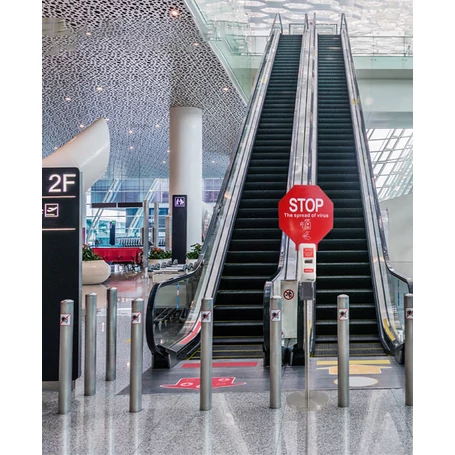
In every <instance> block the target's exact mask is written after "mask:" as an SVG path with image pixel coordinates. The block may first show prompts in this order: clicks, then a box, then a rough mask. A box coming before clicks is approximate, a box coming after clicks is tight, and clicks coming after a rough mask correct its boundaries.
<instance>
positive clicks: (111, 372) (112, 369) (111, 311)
mask: <svg viewBox="0 0 455 455" xmlns="http://www.w3.org/2000/svg"><path fill="white" fill-rule="evenodd" d="M116 378H117V288H109V289H108V290H107V318H106V381H115V379H116Z"/></svg>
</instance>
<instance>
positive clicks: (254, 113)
mask: <svg viewBox="0 0 455 455" xmlns="http://www.w3.org/2000/svg"><path fill="white" fill-rule="evenodd" d="M278 16H279V15H278ZM278 19H279V22H280V31H279V32H276V30H275V28H274V27H275V21H276V18H275V20H274V23H273V27H272V29H271V31H270V35H269V37H268V39H267V43H266V47H265V51H264V54H263V56H262V59H261V64H260V66H259V69H258V71H257V73H256V76H255V82H254V86H253V93H252V96H251V98H250V101H249V103H248V108H247V113H246V116H245V117H244V120H243V124H242V127H241V132H240V134H239V137H238V141H237V147H236V153H235V156H234V159H233V160H231V163H230V165H229V167H228V170H227V172H226V175H225V178H224V181H223V185H222V187H221V190H220V192H219V195H218V200H217V203H216V205H215V207H214V216H213V215H212V219H211V221H210V225H209V229H208V231H207V236H206V241H205V242H204V245H203V248H202V255H203V256H204V260H201V264H200V265H203V263H204V262H205V258H207V257H209V258H210V255H211V254H212V253H213V255H216V256H218V247H219V246H220V245H221V248H223V249H224V252H223V253H222V254H221V256H222V257H223V258H224V256H225V249H226V248H227V246H226V243H227V242H226V240H224V243H223V242H222V240H223V239H221V237H222V235H223V233H225V232H227V233H230V232H231V230H232V223H233V218H234V217H233V216H231V217H230V219H229V216H226V217H225V219H224V223H225V224H224V226H223V227H222V228H220V229H219V232H221V233H220V234H219V235H218V236H216V232H215V230H216V226H217V225H218V223H219V222H220V221H219V219H220V216H221V215H220V214H221V211H222V209H223V207H224V208H225V211H226V210H230V212H231V213H232V211H233V210H234V213H235V212H236V204H234V206H235V207H234V209H232V208H231V205H232V203H233V202H237V204H238V200H237V201H234V200H233V198H227V197H226V194H225V193H226V190H227V187H228V185H229V183H230V182H231V180H232V179H234V178H236V179H237V183H238V185H237V186H235V188H236V189H237V188H238V189H240V190H241V188H242V187H243V181H244V178H245V173H246V172H245V170H246V167H247V166H246V164H245V162H248V161H249V157H250V155H251V150H252V145H253V140H254V137H255V134H256V130H257V126H258V123H259V118H260V112H261V110H262V103H263V101H264V97H265V95H264V93H265V92H266V90H267V86H268V81H269V78H270V73H271V69H272V66H273V60H274V56H275V53H276V47H277V45H278V39H279V38H277V37H279V35H280V34H281V32H282V24H281V17H279V18H278ZM261 97H262V98H261ZM248 126H249V128H247V127H248ZM244 139H245V140H244ZM239 163H240V164H239ZM235 164H238V167H239V168H240V167H242V166H243V176H242V177H241V179H240V181H238V174H239V172H236V173H235V174H234V169H235V168H236V166H235ZM226 205H227V207H226ZM226 219H228V221H229V222H230V224H229V222H228V223H226ZM215 236H216V237H217V239H216V240H217V242H218V243H217V248H216V252H214V251H213V248H214V246H213V242H214V241H215V240H214V239H213V238H212V237H215ZM209 244H210V246H211V247H212V249H211V250H210V251H208V245H209ZM219 262H220V261H218V267H217V271H215V274H216V278H215V281H217V280H218V279H219V275H220V273H221V270H220V269H221V267H220V266H219ZM214 268H215V267H211V270H210V271H207V269H206V270H204V271H203V274H204V272H206V273H207V274H208V275H209V280H210V276H211V273H212V272H213V270H212V269H214ZM179 279H180V280H183V279H185V276H183V277H179V278H176V279H175V282H176V281H179ZM200 281H203V280H200ZM212 281H213V280H212ZM167 283H168V284H169V282H167ZM209 284H210V283H209ZM213 287H214V285H213V284H212V288H213ZM207 289H208V283H207V281H205V282H203V283H201V282H200V283H199V285H198V289H197V290H196V293H195V299H194V301H193V302H192V307H193V308H192V310H191V311H190V313H189V316H188V319H190V316H192V321H188V322H189V323H190V324H192V329H191V332H193V331H195V330H197V331H198V330H199V328H198V325H197V322H198V319H199V317H200V314H199V313H200V304H201V302H200V300H201V299H202V297H204V296H207V297H214V296H211V295H210V296H209V295H208V294H207ZM156 294H157V292H156V291H155V295H156ZM199 297H200V298H199ZM154 307H155V299H153V300H152V301H150V299H149V305H148V308H147V312H150V314H153V310H154ZM147 330H148V331H149V332H150V335H148V336H150V337H153V338H155V334H154V326H153V324H151V325H149V327H148V329H147ZM187 333H188V331H187V332H186V334H185V335H187ZM153 345H154V343H150V344H149V346H153ZM163 348H165V349H167V350H172V351H173V352H178V351H179V350H180V349H182V348H183V346H182V345H181V344H180V342H179V341H177V342H175V343H173V344H172V346H169V347H168V346H166V347H164V346H163Z"/></svg>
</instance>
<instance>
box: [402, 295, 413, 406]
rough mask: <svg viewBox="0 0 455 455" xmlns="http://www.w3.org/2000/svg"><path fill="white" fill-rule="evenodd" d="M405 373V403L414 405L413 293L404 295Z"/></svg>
mask: <svg viewBox="0 0 455 455" xmlns="http://www.w3.org/2000/svg"><path fill="white" fill-rule="evenodd" d="M404 311H405V320H404V333H405V338H404V341H405V344H404V373H405V404H406V406H413V401H414V397H413V360H414V359H413V353H412V352H413V320H414V306H413V294H406V295H405V296H404Z"/></svg>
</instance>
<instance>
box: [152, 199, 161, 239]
mask: <svg viewBox="0 0 455 455" xmlns="http://www.w3.org/2000/svg"><path fill="white" fill-rule="evenodd" d="M159 223H160V205H159V203H158V202H154V203H153V238H154V240H153V243H154V245H156V246H158V242H159V240H160V225H159Z"/></svg>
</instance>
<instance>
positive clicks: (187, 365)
mask: <svg viewBox="0 0 455 455" xmlns="http://www.w3.org/2000/svg"><path fill="white" fill-rule="evenodd" d="M257 364H258V362H213V363H212V368H223V367H231V368H232V367H255V366H257ZM200 366H201V364H200V362H198V363H184V364H183V365H182V368H199V367H200Z"/></svg>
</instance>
